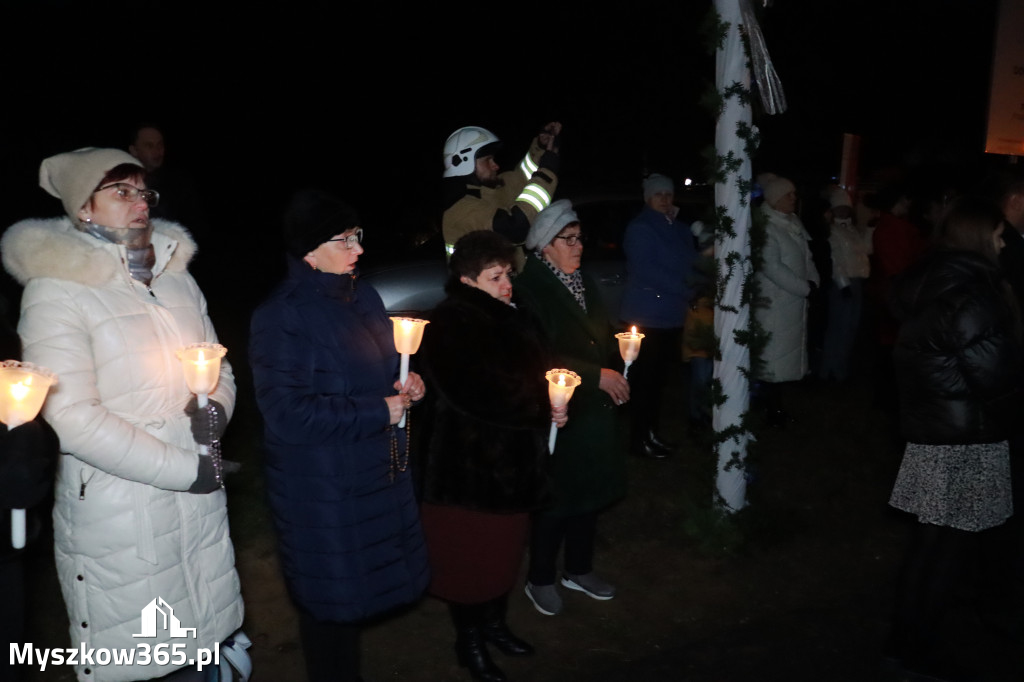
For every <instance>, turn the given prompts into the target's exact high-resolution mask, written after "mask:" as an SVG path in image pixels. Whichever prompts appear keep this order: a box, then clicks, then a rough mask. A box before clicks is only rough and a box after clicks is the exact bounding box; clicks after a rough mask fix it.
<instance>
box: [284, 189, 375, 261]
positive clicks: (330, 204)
mask: <svg viewBox="0 0 1024 682" xmlns="http://www.w3.org/2000/svg"><path fill="white" fill-rule="evenodd" d="M358 226H359V216H358V215H357V214H356V211H355V209H354V208H352V207H351V206H349V205H348V204H346V203H345V202H344V201H342V200H341V199H338V198H336V197H333V196H331V195H330V194H327V193H326V192H322V191H320V190H317V189H300V190H299V191H298V192H296V193H295V194H293V195H292V199H291V201H290V202H289V203H288V208H287V209H286V210H285V212H284V243H285V248H286V249H287V250H288V253H290V254H291V255H293V256H295V257H296V258H302V257H304V256H305V255H306V254H307V253H309V252H310V251H313V250H314V249H316V247H318V246H320V245H321V244H323V243H324V242H326V241H327V240H328V239H330V238H331V237H333V236H335V235H338V234H341V233H343V232H345V231H347V230H351V229H352V228H353V227H358Z"/></svg>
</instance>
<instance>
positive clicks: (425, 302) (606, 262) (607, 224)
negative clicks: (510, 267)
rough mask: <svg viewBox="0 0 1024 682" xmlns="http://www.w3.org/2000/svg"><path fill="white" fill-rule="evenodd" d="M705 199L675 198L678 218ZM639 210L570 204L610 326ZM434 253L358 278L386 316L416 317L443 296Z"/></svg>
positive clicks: (625, 200)
mask: <svg viewBox="0 0 1024 682" xmlns="http://www.w3.org/2000/svg"><path fill="white" fill-rule="evenodd" d="M706 194H707V193H706V192H704V191H699V190H687V191H686V192H683V193H680V194H677V195H676V203H677V205H679V207H680V214H679V217H680V219H681V220H683V221H686V222H690V221H692V220H695V219H697V218H698V217H700V215H701V213H702V212H703V211H704V210H705V209H706V207H707V206H708V204H709V199H708V198H707V197H706ZM643 206H644V204H643V201H642V200H641V198H640V197H639V196H636V195H627V194H610V193H608V194H595V195H588V196H584V197H581V198H579V199H576V200H574V201H573V208H574V209H575V210H576V213H577V214H578V215H579V217H580V225H581V226H582V228H583V233H584V234H585V235H586V238H587V241H586V246H585V247H584V250H583V266H582V267H583V269H584V270H585V271H586V272H587V273H589V274H590V276H591V277H592V278H593V279H594V280H595V281H596V282H597V285H598V287H599V288H600V289H601V295H602V297H603V298H604V302H605V306H606V307H607V309H608V314H609V317H610V318H611V322H612V324H616V325H617V324H618V322H619V308H620V307H621V304H622V294H623V288H624V287H625V284H626V258H625V254H624V253H623V251H622V238H623V235H624V234H625V231H626V226H627V225H628V224H629V222H630V221H631V220H632V219H633V218H634V217H635V216H636V215H637V213H639V212H640V209H642V208H643ZM437 253H438V255H437V258H432V257H427V258H421V259H419V260H414V261H409V262H403V263H395V264H387V265H380V266H377V267H374V268H371V269H369V270H368V271H367V272H366V273H364V274H363V276H362V278H363V280H364V281H366V282H369V283H370V284H371V285H373V287H374V288H375V289H377V291H378V293H380V296H381V298H382V299H383V300H384V307H385V308H386V309H387V311H388V313H389V314H391V315H419V316H422V315H424V314H426V313H428V312H429V311H430V310H432V309H433V308H434V306H436V305H437V304H438V303H440V302H441V301H442V300H444V297H445V293H444V283H445V280H446V279H447V276H448V275H447V267H446V264H445V259H444V255H443V248H442V247H441V245H440V243H438V245H437ZM514 286H515V283H514V282H513V288H514Z"/></svg>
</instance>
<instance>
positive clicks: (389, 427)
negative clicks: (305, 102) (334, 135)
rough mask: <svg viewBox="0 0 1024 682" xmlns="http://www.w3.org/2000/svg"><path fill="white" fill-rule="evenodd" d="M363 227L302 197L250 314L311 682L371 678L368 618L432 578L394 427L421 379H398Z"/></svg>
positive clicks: (317, 198)
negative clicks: (362, 647)
mask: <svg viewBox="0 0 1024 682" xmlns="http://www.w3.org/2000/svg"><path fill="white" fill-rule="evenodd" d="M362 233H363V231H362V229H361V228H360V227H359V219H358V217H357V216H356V213H355V211H354V210H353V209H352V208H351V207H349V206H348V205H347V204H345V203H344V202H342V201H340V200H339V199H337V198H335V197H333V196H331V195H328V194H325V193H323V192H319V191H316V190H301V191H299V192H297V193H296V194H295V195H294V197H293V198H292V201H291V203H290V204H289V207H288V210H287V213H286V215H285V230H284V236H285V243H286V247H287V250H288V275H287V277H286V278H285V280H284V282H282V283H281V284H280V285H279V286H278V287H277V289H275V291H274V292H273V293H272V294H271V296H270V297H269V298H268V299H267V300H266V301H265V302H263V304H261V305H260V307H259V308H257V310H256V312H255V313H254V314H253V318H252V328H251V336H250V346H249V358H250V362H251V363H252V371H253V383H254V387H255V390H256V402H257V404H258V405H259V408H260V413H261V414H262V415H263V421H264V426H265V434H266V435H265V444H266V471H267V494H268V497H269V500H270V507H271V509H272V511H273V513H274V522H275V525H276V527H277V532H278V538H279V541H280V553H281V567H282V569H283V571H284V577H285V580H286V582H287V584H288V589H289V591H290V593H291V596H292V599H293V600H294V601H295V603H296V605H297V606H298V607H299V631H300V636H301V639H302V648H303V653H304V656H305V659H306V670H307V675H308V679H309V680H310V681H311V682H355V681H356V680H359V679H361V678H360V677H359V646H358V638H359V631H360V629H361V627H362V624H363V623H364V622H366V621H367V620H369V619H370V618H373V617H375V616H378V615H380V614H383V613H386V612H388V611H391V610H393V609H395V608H396V607H399V606H402V605H404V604H408V603H411V602H414V601H416V600H417V599H418V598H419V597H420V595H421V593H422V592H423V590H424V589H425V588H426V586H427V580H428V568H427V556H426V547H425V545H424V543H423V535H422V533H421V531H420V524H419V518H418V514H417V510H416V501H415V498H414V496H413V488H412V481H411V475H410V472H409V471H408V470H407V467H406V464H407V462H408V450H407V448H406V444H407V440H406V433H405V431H404V430H403V429H399V428H397V427H396V426H395V425H396V424H397V423H398V421H399V420H400V419H401V418H402V415H403V413H404V408H406V407H408V406H409V405H410V403H411V402H412V401H418V400H420V399H422V398H423V396H424V386H423V381H422V380H421V379H420V378H419V376H418V375H417V374H416V373H415V372H410V373H409V379H408V381H407V382H406V383H405V385H401V384H399V383H398V381H397V379H398V376H399V357H398V353H397V352H396V351H395V345H394V339H393V334H392V329H391V323H390V322H389V321H388V318H387V314H386V313H385V311H384V304H383V303H382V302H381V299H380V296H379V295H378V294H377V292H376V291H374V289H373V287H370V286H368V285H363V284H360V283H359V281H358V278H357V269H358V260H359V256H360V255H362V253H363V247H362V245H361V241H362ZM293 679H294V678H293Z"/></svg>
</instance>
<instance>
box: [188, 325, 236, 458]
mask: <svg viewBox="0 0 1024 682" xmlns="http://www.w3.org/2000/svg"><path fill="white" fill-rule="evenodd" d="M227 352H228V349H227V348H225V347H224V346H222V345H220V344H219V343H193V344H192V345H190V346H185V347H184V348H179V349H178V359H179V360H181V367H182V369H183V370H184V371H185V383H186V384H187V385H188V390H190V391H191V392H192V393H195V394H196V405H197V406H198V407H200V408H204V407H206V406H207V405H208V404H209V403H210V394H211V393H213V389H215V388H217V382H218V381H220V359H221V358H223V357H224V356H225V355H226V354H227ZM225 416H226V415H225ZM199 454H200V455H208V454H210V448H209V447H207V446H205V445H202V444H200V445H199Z"/></svg>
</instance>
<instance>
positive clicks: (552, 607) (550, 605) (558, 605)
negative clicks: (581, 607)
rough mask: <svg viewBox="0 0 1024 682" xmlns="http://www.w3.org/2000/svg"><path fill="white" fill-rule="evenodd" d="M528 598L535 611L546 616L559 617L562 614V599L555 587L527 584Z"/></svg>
mask: <svg viewBox="0 0 1024 682" xmlns="http://www.w3.org/2000/svg"><path fill="white" fill-rule="evenodd" d="M526 596H527V597H529V598H530V601H531V602H533V606H534V608H535V609H537V610H538V611H540V612H541V613H543V614H544V615H545V616H557V615H558V614H560V613H561V612H562V597H561V596H559V594H558V588H556V587H555V586H554V585H531V584H530V583H529V582H528V583H526Z"/></svg>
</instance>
